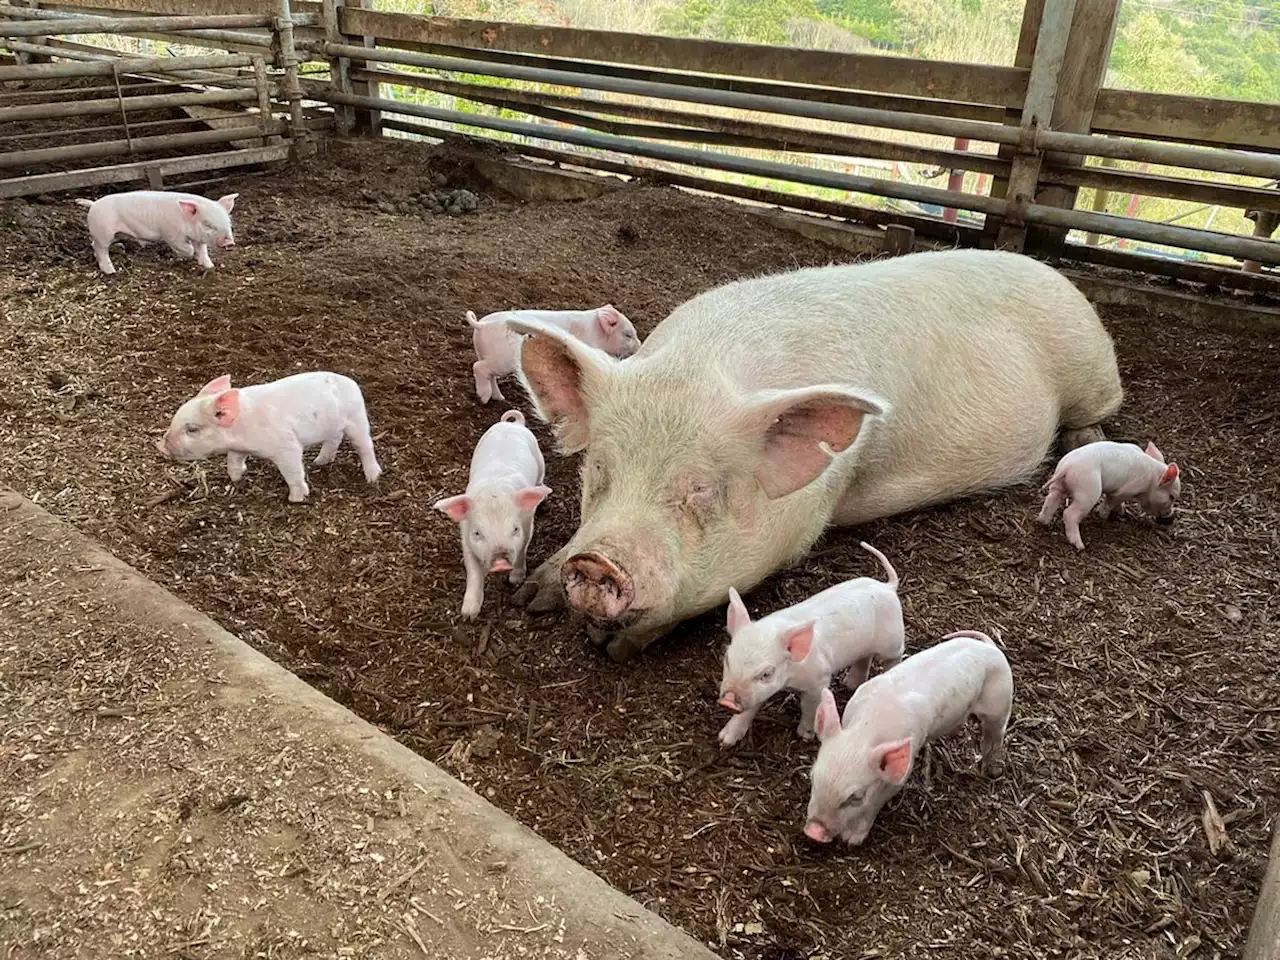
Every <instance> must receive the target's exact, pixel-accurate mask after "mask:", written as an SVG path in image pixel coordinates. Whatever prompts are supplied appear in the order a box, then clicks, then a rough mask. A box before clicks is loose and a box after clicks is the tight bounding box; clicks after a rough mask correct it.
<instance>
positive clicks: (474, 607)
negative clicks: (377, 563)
mask: <svg viewBox="0 0 1280 960" xmlns="http://www.w3.org/2000/svg"><path fill="white" fill-rule="evenodd" d="M545 474H546V466H545V464H544V462H543V459H542V451H541V450H540V449H539V448H538V438H537V437H535V436H534V435H533V432H532V431H531V430H530V429H529V428H528V427H526V426H525V422H524V414H522V413H521V412H520V411H519V410H508V411H507V412H506V413H504V414H503V415H502V419H501V420H499V421H498V422H497V423H495V424H494V425H493V426H492V427H490V428H489V429H488V430H486V431H485V433H484V436H482V437H481V438H480V442H479V443H477V444H476V449H475V453H473V454H472V455H471V476H470V479H469V480H468V482H467V491H466V493H462V494H459V495H458V496H456V497H447V498H445V499H443V500H439V501H437V502H436V503H435V508H436V509H437V510H439V511H440V512H441V513H443V514H444V515H445V516H447V517H448V518H449V519H450V520H452V521H454V522H455V523H457V524H458V525H459V527H460V528H461V532H462V562H463V565H464V566H465V567H466V570H467V589H466V592H465V593H464V595H463V598H462V615H463V616H464V617H467V618H468V619H470V618H473V617H475V616H476V615H477V614H479V613H480V607H481V605H482V604H483V603H484V578H485V576H486V575H487V574H490V573H507V572H508V571H510V577H509V578H508V579H509V580H510V582H511V583H520V582H522V581H523V580H524V577H525V571H526V554H527V553H528V550H529V541H530V540H531V539H532V538H533V515H534V512H535V511H536V510H537V509H538V504H540V503H542V501H543V500H545V499H546V498H547V497H548V496H550V495H551V488H550V487H548V486H544V485H543V483H542V480H543V477H544V476H545Z"/></svg>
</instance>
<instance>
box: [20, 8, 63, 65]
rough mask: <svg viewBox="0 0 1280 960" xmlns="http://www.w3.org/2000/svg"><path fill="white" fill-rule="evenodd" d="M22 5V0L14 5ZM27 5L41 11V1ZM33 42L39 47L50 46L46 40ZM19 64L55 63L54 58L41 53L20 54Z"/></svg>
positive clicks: (41, 39)
mask: <svg viewBox="0 0 1280 960" xmlns="http://www.w3.org/2000/svg"><path fill="white" fill-rule="evenodd" d="M21 3H22V0H16V2H15V3H14V5H15V6H19V5H21ZM26 5H27V8H28V9H30V10H39V9H40V0H27V3H26ZM32 42H33V43H34V44H36V45H37V46H46V45H47V44H48V41H47V40H45V39H44V38H40V39H37V40H33V41H32ZM18 62H19V63H53V57H47V56H45V55H44V54H40V53H19V54H18Z"/></svg>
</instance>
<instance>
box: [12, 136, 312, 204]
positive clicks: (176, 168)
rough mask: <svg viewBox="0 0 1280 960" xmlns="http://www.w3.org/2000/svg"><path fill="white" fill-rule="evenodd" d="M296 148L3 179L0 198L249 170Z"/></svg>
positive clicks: (283, 146)
mask: <svg viewBox="0 0 1280 960" xmlns="http://www.w3.org/2000/svg"><path fill="white" fill-rule="evenodd" d="M292 149H293V147H292V145H291V144H288V143H281V144H277V145H275V146H270V147H255V148H254V149H252V150H232V151H228V152H224V153H206V154H202V155H200V156H194V157H174V158H173V159H170V160H140V161H138V162H137V163H121V164H116V165H114V166H109V167H95V168H94V169H92V170H71V171H68V172H66V173H42V174H38V175H36V176H30V177H14V178H12V179H9V180H0V198H5V199H8V198H11V197H29V196H32V195H33V194H38V193H59V192H62V191H64V190H79V189H82V188H84V187H101V186H106V185H107V184H112V183H128V182H130V181H132V180H146V179H147V177H148V171H149V170H151V169H156V170H158V171H159V172H160V173H161V174H162V175H164V176H176V175H179V174H184V173H197V172H200V171H204V170H222V169H225V168H227V167H246V166H251V165H253V164H259V163H269V162H270V161H272V160H283V159H285V158H286V157H288V156H289V151H290V150H292Z"/></svg>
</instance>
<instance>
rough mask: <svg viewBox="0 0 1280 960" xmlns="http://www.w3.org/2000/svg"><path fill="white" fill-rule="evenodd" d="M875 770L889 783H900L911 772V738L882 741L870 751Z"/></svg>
mask: <svg viewBox="0 0 1280 960" xmlns="http://www.w3.org/2000/svg"><path fill="white" fill-rule="evenodd" d="M871 763H872V766H873V767H874V768H875V770H876V772H877V773H878V774H880V776H882V777H883V778H884V779H885V780H888V781H889V782H890V783H895V784H897V783H902V781H903V780H906V779H907V774H908V773H910V772H911V738H910V737H908V738H907V739H906V740H898V741H895V742H894V743H884V744H881V745H880V746H878V747H876V749H875V750H873V751H872V753H871Z"/></svg>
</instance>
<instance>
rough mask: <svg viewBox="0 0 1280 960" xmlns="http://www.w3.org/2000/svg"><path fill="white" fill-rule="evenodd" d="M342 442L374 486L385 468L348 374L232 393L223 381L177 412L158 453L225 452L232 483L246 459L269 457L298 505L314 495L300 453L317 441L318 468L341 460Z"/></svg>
mask: <svg viewBox="0 0 1280 960" xmlns="http://www.w3.org/2000/svg"><path fill="white" fill-rule="evenodd" d="M343 437H346V439H348V440H350V441H351V445H352V446H353V447H355V449H356V453H357V454H359V456H360V465H361V466H362V467H364V478H365V479H366V480H367V481H369V482H370V483H373V482H374V481H376V480H377V479H378V477H379V476H381V475H382V468H381V467H380V466H378V460H377V458H376V457H375V456H374V454H373V439H372V438H371V437H370V436H369V417H368V414H367V413H366V411H365V406H364V395H363V394H362V393H361V392H360V386H359V384H357V383H356V382H355V381H354V380H352V379H351V378H350V377H344V376H341V375H340V374H336V373H328V372H326V371H316V372H312V373H296V374H294V375H293V376H290V377H284V378H282V379H280V380H273V381H272V382H271V383H263V384H258V385H256V386H251V387H241V388H240V389H234V388H232V386H231V378H230V377H228V376H222V377H218V379H216V380H210V381H209V382H208V383H206V384H205V385H204V388H203V389H202V390H201V391H200V392H199V393H197V394H196V395H195V396H194V397H192V398H191V399H190V400H188V401H187V402H186V403H184V404H183V405H182V406H181V407H179V408H178V412H177V413H176V414H174V416H173V422H172V423H170V424H169V429H168V430H167V431H165V434H164V436H162V437H161V438H160V439H158V440H157V441H156V448H157V449H158V450H159V451H160V452H161V453H162V454H164V455H165V456H166V457H169V458H171V459H173V460H203V459H205V458H206V457H209V456H211V455H213V454H219V453H225V454H226V455H227V474H228V476H230V477H231V482H232V483H236V482H238V481H239V480H240V478H241V477H242V476H244V472H245V469H246V461H247V460H248V458H249V457H261V458H262V459H264V460H270V461H271V462H272V463H274V464H275V465H276V469H277V470H279V471H280V475H281V476H282V477H284V480H285V483H287V484H288V485H289V501H290V502H291V503H300V502H302V501H303V500H305V499H307V496H308V494H310V492H311V490H310V488H309V487H308V486H307V476H306V470H305V468H304V467H303V465H302V451H303V450H304V449H305V448H306V447H310V446H314V445H315V444H317V443H318V444H321V447H320V452H319V453H318V454H317V455H316V458H315V460H314V461H313V462H314V465H315V466H317V467H323V466H324V465H325V464H328V463H332V462H333V458H334V457H336V456H337V455H338V447H339V446H341V444H342V439H343Z"/></svg>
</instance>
